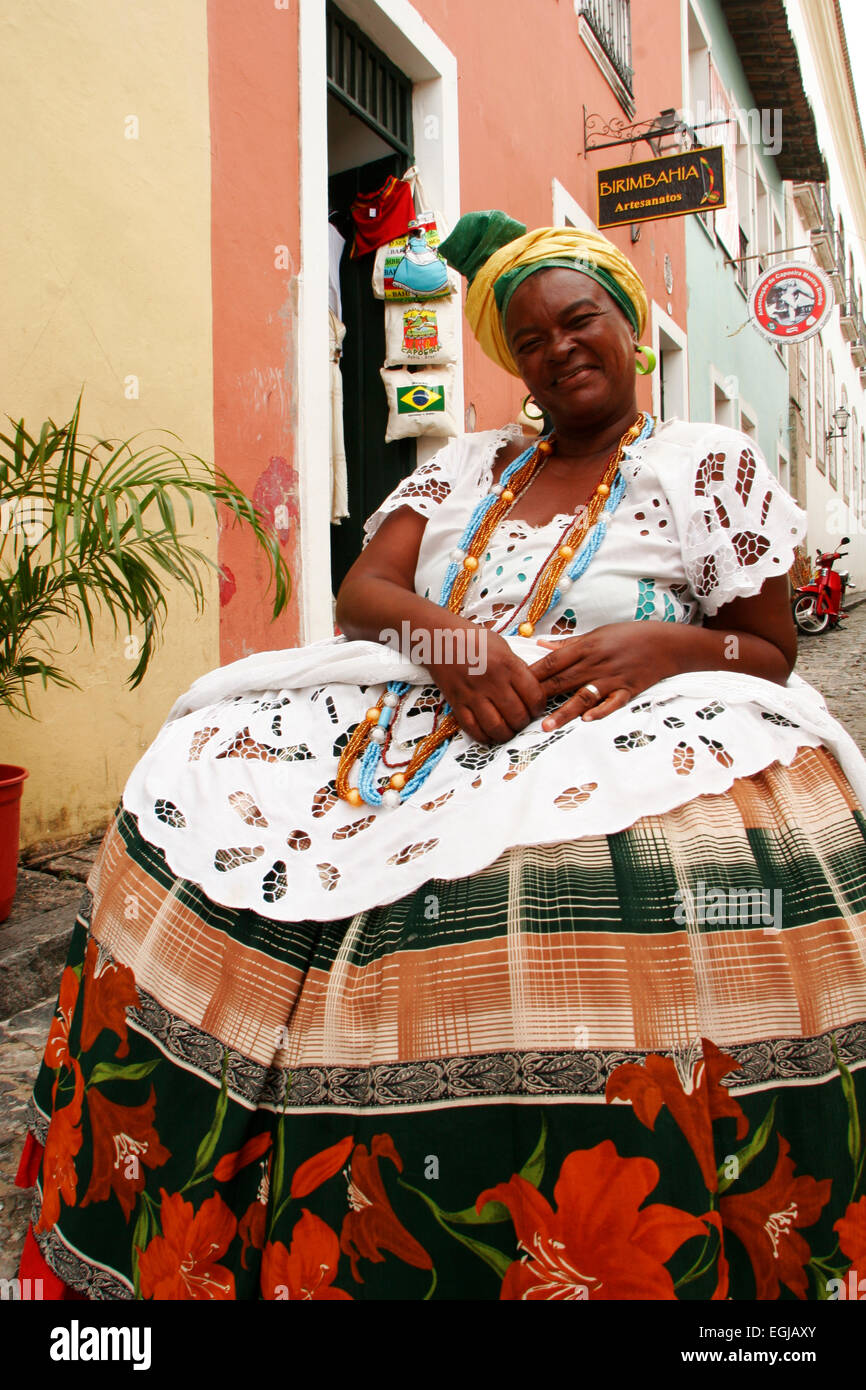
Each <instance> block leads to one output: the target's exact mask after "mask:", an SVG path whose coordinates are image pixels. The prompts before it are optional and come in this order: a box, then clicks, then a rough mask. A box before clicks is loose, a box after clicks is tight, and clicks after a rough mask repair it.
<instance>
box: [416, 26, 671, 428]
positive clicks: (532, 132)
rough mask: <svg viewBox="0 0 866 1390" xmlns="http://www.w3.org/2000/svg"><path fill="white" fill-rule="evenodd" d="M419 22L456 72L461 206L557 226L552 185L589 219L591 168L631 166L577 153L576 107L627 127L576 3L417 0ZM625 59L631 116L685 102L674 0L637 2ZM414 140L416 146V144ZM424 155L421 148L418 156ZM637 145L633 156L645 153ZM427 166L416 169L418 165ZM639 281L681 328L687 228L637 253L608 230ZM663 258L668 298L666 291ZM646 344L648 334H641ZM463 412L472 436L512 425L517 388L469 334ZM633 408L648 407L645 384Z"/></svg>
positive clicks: (640, 246)
mask: <svg viewBox="0 0 866 1390" xmlns="http://www.w3.org/2000/svg"><path fill="white" fill-rule="evenodd" d="M423 11H424V18H425V19H426V21H427V23H428V24H429V25H430V26H431V27H432V28H433V29H434V30H435V31H436V33H437V34H439V36H440V37H441V38H442V40H443V41H444V42H445V43H447V44H448V46H449V48H450V49H451V50H452V51H453V52H454V53H455V54H456V56H457V61H458V66H459V88H458V90H459V103H460V107H459V113H460V198H461V208H462V211H464V212H469V211H472V210H474V209H476V208H490V207H501V208H504V209H505V210H506V211H507V212H509V213H510V214H511V215H512V216H513V217H516V218H518V219H519V220H520V221H522V222H525V223H526V224H527V226H528V227H530V228H531V227H536V226H547V225H549V224H550V222H551V220H552V216H551V215H552V180H553V179H554V177H555V178H558V179H559V181H560V183H562V184H563V185H564V186H565V187H566V188H567V189H568V191H569V193H571V194H572V196H573V197H574V198H576V199H577V201H578V202H579V203H580V204H581V206H582V207H584V208H585V209H586V210H587V211H588V212H589V214H590V216H592V217H594V210H595V186H596V185H595V175H596V171H597V170H598V169H603V168H606V167H609V166H612V165H615V164H624V163H626V162H628V160H629V157H630V154H631V149H630V147H629V146H623V147H620V148H617V149H612V150H603V151H599V152H598V153H597V154H595V153H590V154H589V155H588V156H587V157H586V158H584V156H583V106H584V105H585V106H586V108H587V111H588V112H597V113H599V114H600V115H602V116H603V117H604V118H605V119H611V118H613V117H618V118H619V119H620V120H622V121H623V122H626V121H627V117H626V116H625V115H624V113H623V110H622V108H621V107H620V105H619V103H618V102H617V100H616V98H615V96H614V95H613V92H612V91H611V89H610V87H609V86H608V84H607V82H606V81H605V79H604V78H603V77H602V75H601V73H600V71H599V69H598V66H597V65H596V63H595V61H594V60H593V58H592V57H591V55H590V54H589V52H588V50H587V48H586V46H585V45H584V43H583V41H582V39H581V38H580V35H579V32H578V19H577V15H576V14H575V12H574V5H573V4H572V3H571V0H530V3H527V0H484V3H478V0H474V2H473V3H467V0H424V5H423ZM631 14H632V63H633V66H634V68H635V79H634V96H635V104H636V108H637V110H636V119H638V120H639V119H641V118H644V117H651V116H654V115H656V114H657V113H658V112H659V111H660V110H662V108H664V107H669V106H672V107H678V106H681V105H682V71H681V60H680V2H679V0H653V2H652V3H651V4H647V3H641V4H633V5H632V7H631ZM419 143H420V142H419ZM418 153H419V158H422V157H423V150H422V149H419V151H418ZM651 154H652V152H651V150H650V148H649V146H648V145H645V144H643V145H638V146H636V147H634V155H633V158H634V159H635V160H641V159H648V158H650V157H651ZM422 167H423V166H422ZM606 235H608V236H610V238H611V240H612V241H615V242H616V244H617V245H618V246H619V247H620V248H621V249H622V250H623V251H624V252H625V253H626V255H628V256H629V258H630V259H631V260H632V261H633V262H634V264H635V266H636V268H637V270H638V272H639V273H640V274H641V276H642V277H643V279H644V281H645V283H646V286H647V291H648V294H649V297H650V298H651V299H652V298H655V299H656V300H657V301H658V302H659V303H660V304H661V305H662V307H663V308H665V309H666V308H667V305H668V303H669V302H670V303H671V305H672V314H671V317H672V318H674V319H675V321H676V322H677V323H678V324H680V325H681V326H682V327H683V329H684V328H685V324H686V286H685V230H684V224H683V219H682V218H669V219H667V220H665V221H658V222H651V223H644V224H643V229H642V232H641V238H640V241H639V242H637V244H636V245H634V246H632V244H631V241H630V237H629V230H628V228H627V227H626V228H625V229H623V230H620V229H614V230H612V231H610V232H607V233H606ZM665 252H667V253H668V254H669V255H670V257H671V261H672V264H673V273H674V290H673V293H672V294H671V295H669V294H668V293H667V291H666V289H665V286H664V280H663V272H662V267H663V262H664V256H665ZM647 336H648V335H647ZM465 343H466V354H465V361H466V367H465V389H466V404H467V406H468V405H469V404H470V403H471V404H473V405H474V406H475V410H476V417H477V425H476V427H477V428H478V429H486V428H490V427H493V426H496V425H499V424H500V423H502V422H503V421H504V420H507V419H510V418H513V416H514V413H515V411H516V410H519V408H520V401H521V399H522V396H523V394H524V392H522V391H521V390H520V383H514V382H513V381H511V380H509V379H508V378H507V377H506V375H505V374H504V373H503V372H502V371H501V370H499V369H498V368H497V367H495V366H494V365H493V364H492V363H491V362H489V361H488V359H487V358H486V357H485V356H484V354H483V353H482V352H481V350H480V348H478V346H477V345H476V343H475V342H474V340H473V339H472V337H471V334H469V333H467V334H466V335H465ZM638 401H639V404H640V405H642V406H645V407H647V408H649V407H650V406H651V403H652V397H651V387H650V384H649V382H648V381H644V382H642V383H641V384H640V387H639V392H638Z"/></svg>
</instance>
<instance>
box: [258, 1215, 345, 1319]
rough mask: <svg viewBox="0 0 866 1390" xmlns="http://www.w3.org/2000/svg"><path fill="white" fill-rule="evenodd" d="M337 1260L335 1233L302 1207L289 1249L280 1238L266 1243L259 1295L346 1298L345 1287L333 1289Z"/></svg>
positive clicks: (338, 1257) (338, 1248) (338, 1259)
mask: <svg viewBox="0 0 866 1390" xmlns="http://www.w3.org/2000/svg"><path fill="white" fill-rule="evenodd" d="M339 1263H340V1242H339V1241H338V1240H337V1236H336V1233H335V1232H334V1231H332V1230H331V1228H330V1226H326V1225H325V1223H324V1221H320V1220H319V1218H318V1216H313V1214H312V1212H309V1211H307V1209H306V1207H304V1208H302V1214H301V1219H300V1221H299V1222H298V1223H297V1225H296V1226H295V1229H294V1230H293V1232H292V1248H291V1250H287V1249H286V1247H285V1246H284V1245H283V1244H282V1242H281V1241H274V1242H273V1243H271V1242H269V1243H268V1244H267V1245H266V1246H265V1249H264V1254H263V1255H262V1275H261V1279H262V1297H263V1298H268V1299H272V1298H287V1299H307V1300H312V1299H318V1300H320V1301H321V1300H323V1299H329V1300H331V1301H334V1300H336V1299H349V1301H350V1302H351V1301H352V1295H351V1294H350V1293H346V1291H345V1289H335V1288H334V1279H335V1277H336V1274H337V1265H338V1264H339Z"/></svg>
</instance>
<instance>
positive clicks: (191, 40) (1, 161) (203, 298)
mask: <svg viewBox="0 0 866 1390" xmlns="http://www.w3.org/2000/svg"><path fill="white" fill-rule="evenodd" d="M206 11H207V6H206V0H182V3H180V4H178V3H177V0H15V4H14V5H12V6H5V7H3V11H2V12H0V52H2V53H3V81H2V83H0V129H2V131H3V139H2V148H0V187H2V190H3V204H4V212H3V216H2V217H0V276H2V282H3V331H2V334H0V415H2V416H3V417H4V423H5V416H6V415H7V414H8V415H13V416H15V417H16V418H18V417H20V416H21V415H23V416H24V419H25V422H26V424H27V425H28V427H30V428H31V429H32V427H34V426H37V425H38V424H39V423H40V422H41V421H42V420H43V419H44V418H45V417H46V416H48V415H51V416H52V417H53V418H54V420H55V421H57V422H58V423H59V422H60V421H61V420H64V421H65V420H67V419H68V418H69V416H70V415H71V413H72V410H73V408H74V405H75V400H76V397H77V395H78V392H79V390H80V388H81V386H82V384H83V385H84V388H85V389H84V406H83V412H82V427H83V430H84V431H85V432H86V433H88V434H98V435H101V436H111V437H114V438H128V437H129V436H131V435H133V434H134V433H136V432H137V431H139V430H153V429H169V430H172V431H174V432H175V433H176V434H178V435H179V436H180V438H181V440H182V445H177V447H179V448H181V447H182V448H184V449H186V450H188V451H190V452H193V453H197V454H200V455H202V456H203V457H204V458H207V459H212V457H213V417H212V389H213V382H212V351H211V280H210V163H209V162H210V149H209V145H210V135H209V115H208V66H207V13H206ZM130 116H135V117H137V118H138V121H139V133H138V138H137V139H129V138H126V134H127V131H128V130H129V129H130V125H129V123H128V120H127V118H128V117H130ZM130 375H134V376H136V377H138V379H139V383H140V387H139V389H140V396H139V399H138V400H134V399H127V398H126V397H125V394H124V383H125V379H126V378H127V377H129V376H130ZM152 437H155V436H152ZM201 517H202V520H201V521H200V522H199V526H198V528H197V532H198V536H197V539H198V540H199V543H200V544H201V545H202V548H204V549H206V550H207V552H208V553H209V554H213V555H214V556H215V554H216V527H215V523H214V521H213V519H212V517H211V518H210V519H208V520H205V513H204V511H202V513H201ZM208 582H209V586H210V596H209V602H208V605H207V610H206V613H205V615H204V617H202V618H199V619H198V620H196V618H195V612H194V609H193V606H192V603H191V601H190V600H188V599H186V598H185V597H180V596H179V597H178V598H177V599H176V600H175V601H174V602H173V603H170V611H169V622H168V628H167V640H166V643H165V645H164V647H163V648H162V650H161V652H160V653H159V655H158V657H157V659H156V662H155V664H154V665H153V667H152V668H151V673H150V674H149V675H148V676H147V677H146V678H145V681H144V684H143V685H142V686H141V687H140V688H139V690H138V691H137V692H130V691H128V690H127V689H126V687H125V685H124V680H125V678H126V676H127V675H128V673H129V670H130V663H129V662H128V660H127V659H126V657H125V654H124V645H123V642H122V640H120V639H119V638H117V637H115V636H114V634H113V632H112V629H111V626H110V624H109V625H108V626H107V627H106V628H104V629H103V631H102V632H100V633H99V635H98V639H97V650H96V652H95V653H92V652H91V651H90V649H89V645H88V643H87V639H86V638H85V639H84V640H83V641H82V642H81V643H80V644H79V648H78V651H77V653H76V655H75V656H74V657H73V660H72V672H73V674H74V675H75V677H76V679H77V680H78V681H79V682H80V684H81V685H82V687H83V689H82V690H81V692H76V691H50V692H48V693H47V694H43V692H42V691H41V689H38V690H37V691H36V692H35V695H34V708H35V710H36V712H37V713H38V715H39V722H38V723H31V722H29V721H23V720H21V719H17V718H16V719H13V718H11V717H9V716H7V715H2V714H0V761H6V762H20V763H23V764H24V765H25V766H27V767H28V768H29V769H30V773H31V775H30V779H29V781H28V782H27V783H26V784H25V794H24V803H23V810H22V845H23V846H33V845H35V844H39V843H41V842H43V841H47V840H50V839H53V838H62V837H65V836H71V835H74V834H76V833H79V832H82V831H89V830H94V829H98V828H101V826H102V825H103V824H104V822H105V820H106V818H107V816H108V815H109V814H110V811H111V809H112V807H113V806H114V805H115V804H116V802H117V800H118V797H119V795H120V792H121V790H122V787H123V783H124V780H125V778H126V775H127V773H128V772H129V770H130V768H131V767H132V765H133V763H134V762H135V760H136V759H137V757H138V755H139V754H140V752H141V751H142V750H143V749H144V748H145V747H146V746H147V744H148V743H149V742H150V740H151V738H152V737H153V735H154V733H155V732H156V730H157V728H158V727H159V725H160V723H161V722H162V720H163V718H164V716H165V714H166V712H167V710H168V708H169V706H170V705H171V703H172V702H173V700H174V699H175V697H176V696H177V694H178V693H179V692H180V691H181V690H183V689H185V688H186V686H187V685H189V683H190V682H191V681H192V680H193V679H195V677H196V676H198V675H200V674H201V673H202V672H203V671H205V670H208V669H210V668H211V667H212V666H215V665H217V664H218V622H219V606H218V599H217V589H216V583H215V581H214V580H209V581H208ZM73 640H74V638H73V637H72V636H70V635H69V634H68V633H67V634H65V636H64V646H65V648H66V649H67V650H68V649H69V647H70V645H71V643H72V641H73Z"/></svg>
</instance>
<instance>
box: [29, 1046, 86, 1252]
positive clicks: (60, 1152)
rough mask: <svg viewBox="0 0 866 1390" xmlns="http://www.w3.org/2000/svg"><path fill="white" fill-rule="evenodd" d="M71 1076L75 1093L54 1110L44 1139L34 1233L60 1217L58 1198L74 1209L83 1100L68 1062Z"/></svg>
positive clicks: (78, 1078) (78, 1074) (74, 1067)
mask: <svg viewBox="0 0 866 1390" xmlns="http://www.w3.org/2000/svg"><path fill="white" fill-rule="evenodd" d="M72 1071H73V1074H74V1076H75V1091H74V1094H73V1097H72V1100H71V1101H70V1102H69V1104H68V1105H64V1106H62V1107H61V1108H60V1109H59V1110H55V1111H54V1114H53V1115H52V1117H51V1124H50V1126H49V1129H48V1134H47V1136H46V1139H45V1154H44V1157H43V1160H42V1211H41V1212H40V1215H39V1221H38V1223H37V1225H36V1230H37V1231H50V1230H51V1228H52V1226H53V1225H54V1224H55V1222H56V1221H57V1220H58V1218H59V1216H60V1198H61V1197H62V1198H63V1200H64V1202H65V1203H66V1205H67V1206H68V1207H71V1206H73V1205H74V1202H75V1190H76V1187H77V1186H78V1174H77V1173H76V1171H75V1156H76V1154H77V1153H78V1152H79V1150H80V1148H81V1145H82V1143H83V1136H82V1133H81V1105H82V1102H83V1100H84V1077H83V1076H82V1074H81V1068H80V1066H79V1065H78V1063H77V1062H76V1061H75V1060H74V1059H73V1060H72ZM52 1099H53V1100H54V1101H56V1099H57V1082H56V1081H55V1083H54V1091H53V1095H52Z"/></svg>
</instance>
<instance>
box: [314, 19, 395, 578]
mask: <svg viewBox="0 0 866 1390" xmlns="http://www.w3.org/2000/svg"><path fill="white" fill-rule="evenodd" d="M327 18H328V100H327V113H328V117H327V118H328V212H329V221H330V222H331V224H332V225H333V226H335V227H336V229H337V231H338V232H339V233H340V235H341V236H342V237H343V238H344V241H345V243H346V244H345V247H344V249H343V253H342V255H341V257H340V263H339V286H340V302H341V310H340V313H341V321H342V323H343V324H344V325H345V329H346V332H345V337H344V339H343V343H342V352H341V357H340V363H339V365H340V372H341V376H342V388H343V432H344V440H345V452H346V492H347V498H348V501H347V506H348V511H349V515H348V516H347V517H344V518H343V519H342V521H340V522H337V523H334V522H332V523H331V587H332V593H333V594H334V595H336V593H337V590H338V589H339V587H340V584H341V583H342V581H343V579H344V578H345V575H346V573H347V571H348V570H349V568H350V567H351V565H352V563H353V562H354V560H355V559H356V558H357V556H358V555H359V554H360V552H361V542H362V539H363V527H364V522H365V520H366V519H367V517H368V516H370V515H371V513H372V512H374V511H375V510H376V508H377V507H378V505H379V503H380V502H381V501H382V499H383V498H384V497H386V496H387V494H388V493H389V492H391V491H393V489H394V488H395V487H396V486H397V484H398V483H399V482H400V480H401V479H402V478H404V477H405V476H406V475H407V474H408V473H411V472H412V470H413V469H414V468H415V463H416V453H415V440H414V439H401V440H395V441H394V442H392V443H390V444H386V443H385V430H386V427H387V423H388V407H387V401H386V396H385V389H384V386H383V384H382V378H381V376H380V375H379V371H380V368H381V367H382V365H383V363H384V360H385V303H384V300H381V299H377V298H376V296H375V295H374V294H373V287H372V276H373V262H374V259H375V256H374V254H372V253H368V254H367V255H365V256H361V257H359V258H358V259H357V260H353V259H352V256H351V249H352V242H353V238H354V224H353V222H352V217H351V213H350V208H351V205H352V202H353V201H354V199H355V198H356V197H357V196H358V194H359V193H374V192H375V191H376V190H377V189H379V188H381V187H382V185H383V184H384V183H385V181H386V180H387V179H388V178H389V177H390V176H392V175H393V176H395V177H397V178H399V177H400V176H401V175H402V174H403V173H405V171H406V169H407V168H408V167H409V166H410V165H411V164H412V163H413V155H412V144H413V139H412V84H411V82H410V80H409V79H408V78H407V77H406V76H405V75H404V74H403V73H400V72H399V70H398V69H397V68H396V67H395V66H394V65H393V64H392V63H391V61H390V59H388V58H387V57H386V55H385V54H384V53H382V52H381V51H380V50H379V49H377V48H376V47H375V45H374V44H373V43H372V42H371V40H370V39H369V38H368V37H367V35H366V34H363V33H362V32H361V30H360V29H358V28H357V26H355V25H354V24H352V23H351V21H349V20H348V19H347V18H346V17H345V16H344V15H343V14H342V13H341V12H340V11H339V10H338V9H337V8H336V7H335V6H333V5H330V4H329V6H328V12H327ZM323 235H325V231H324V229H323Z"/></svg>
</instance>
